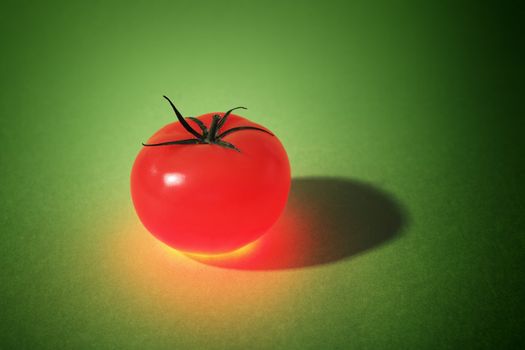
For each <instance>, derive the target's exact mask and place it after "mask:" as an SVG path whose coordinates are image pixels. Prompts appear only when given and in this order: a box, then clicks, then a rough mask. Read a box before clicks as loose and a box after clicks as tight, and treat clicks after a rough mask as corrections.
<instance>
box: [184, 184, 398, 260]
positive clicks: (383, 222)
mask: <svg viewBox="0 0 525 350" xmlns="http://www.w3.org/2000/svg"><path fill="white" fill-rule="evenodd" d="M406 225H407V219H406V214H405V212H404V210H403V209H402V207H401V206H400V204H399V203H398V202H397V201H396V200H395V198H394V197H393V196H391V195H389V194H388V193H385V192H383V191H382V190H380V189H378V188H376V187H374V186H372V185H369V184H366V183H363V182H359V181H355V180H350V179H345V178H330V177H304V178H295V179H293V180H292V187H291V191H290V197H289V200H288V203H287V206H286V209H285V211H284V213H283V215H282V216H281V218H280V219H279V220H278V222H277V223H276V224H275V225H274V226H273V227H272V229H271V230H270V231H269V232H268V233H266V234H265V235H264V236H263V237H261V238H260V239H259V240H258V241H257V242H255V243H254V244H252V246H251V247H249V248H248V249H246V250H245V252H243V253H242V254H229V255H224V256H215V257H210V256H208V257H203V256H190V257H191V258H192V259H194V260H197V261H199V262H202V263H204V264H208V265H213V266H218V267H223V268H231V269H240V270H283V269H292V268H304V267H309V266H316V265H323V264H329V263H333V262H336V261H340V260H343V259H348V258H351V257H353V256H355V255H357V254H360V253H362V252H365V251H367V250H370V249H373V248H375V247H377V246H379V245H381V244H383V243H385V242H387V241H389V240H391V239H393V238H395V237H396V236H397V235H399V234H401V231H402V229H403V227H404V226H406Z"/></svg>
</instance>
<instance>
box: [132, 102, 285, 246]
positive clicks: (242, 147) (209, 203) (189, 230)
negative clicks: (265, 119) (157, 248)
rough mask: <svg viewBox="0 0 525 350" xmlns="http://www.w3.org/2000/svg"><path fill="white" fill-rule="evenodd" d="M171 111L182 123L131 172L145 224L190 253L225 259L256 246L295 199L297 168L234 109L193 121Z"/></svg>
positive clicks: (160, 135)
mask: <svg viewBox="0 0 525 350" xmlns="http://www.w3.org/2000/svg"><path fill="white" fill-rule="evenodd" d="M165 98H166V99H168V98H167V97H165ZM168 101H169V99H168ZM170 103H171V101H170ZM171 105H172V107H173V109H174V111H175V113H176V114H177V117H178V119H179V122H174V123H171V124H168V125H166V126H164V127H163V128H161V129H160V130H159V131H157V132H156V133H155V134H154V135H153V136H152V137H151V138H150V139H149V140H148V143H147V144H145V146H150V147H144V148H143V149H142V150H141V151H140V153H139V154H138V156H137V158H136V159H135V163H134V164H133V169H132V171H131V196H132V199H133V204H134V206H135V210H136V212H137V214H138V216H139V218H140V220H141V221H142V223H143V224H144V226H145V227H146V228H147V229H148V230H149V231H150V232H151V233H152V234H153V235H154V236H155V237H157V238H158V239H159V240H161V241H162V242H164V243H166V244H168V245H169V246H171V247H173V248H176V249H179V250H182V251H186V252H194V253H207V254H214V253H224V252H229V251H232V250H235V249H237V248H240V247H242V246H244V245H246V244H248V243H250V242H252V241H254V240H256V239H257V238H259V237H260V236H261V235H263V234H264V233H265V232H266V231H267V230H268V229H269V228H270V227H271V226H272V225H273V224H274V223H275V222H276V221H277V219H278V218H279V216H280V215H281V213H282V211H283V209H284V206H285V204H286V201H287V198H288V193H289V190H290V164H289V162H288V157H287V155H286V151H285V150H284V148H283V146H282V144H281V142H280V141H279V139H278V138H277V137H276V136H274V135H273V134H271V133H270V132H269V131H268V129H265V128H264V127H262V126H260V125H258V124H255V123H253V122H251V121H249V120H247V119H245V118H242V117H240V116H238V115H235V114H231V112H230V111H229V112H227V113H208V114H204V115H202V116H200V117H197V118H191V119H190V118H183V117H182V115H181V114H180V113H179V112H178V111H177V109H176V108H175V106H174V105H173V104H171ZM239 108H242V107H239ZM197 120H198V121H200V122H202V125H199V124H200V122H198V121H197ZM184 124H186V125H184ZM221 124H222V125H221ZM188 127H189V128H188ZM240 127H242V128H240ZM244 127H246V128H244ZM234 128H235V129H234ZM236 128H240V129H236ZM197 130H198V131H197ZM229 130H230V131H229ZM181 140H182V141H181ZM174 141H175V142H174ZM152 146H156V147H152Z"/></svg>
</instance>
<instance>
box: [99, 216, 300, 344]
mask: <svg viewBox="0 0 525 350" xmlns="http://www.w3.org/2000/svg"><path fill="white" fill-rule="evenodd" d="M113 239H114V241H110V242H108V243H107V247H108V251H107V259H106V260H107V263H106V265H107V264H110V266H111V269H112V271H113V272H112V273H111V276H109V278H110V279H111V280H114V281H115V283H118V285H119V286H120V292H119V293H121V294H122V295H126V296H127V297H128V298H130V299H132V300H134V303H136V305H137V306H138V307H140V308H143V310H139V311H141V312H144V313H146V314H158V315H164V316H162V317H164V318H173V319H180V320H184V322H188V324H195V325H199V327H203V328H206V329H207V331H210V332H214V330H215V331H216V332H217V334H220V332H223V331H224V328H225V327H237V329H239V327H240V328H242V327H244V326H245V325H246V322H245V320H246V319H249V318H251V317H257V315H258V314H259V313H260V312H261V310H264V312H265V313H279V312H280V310H282V309H283V308H286V306H287V305H289V304H290V303H291V302H293V299H294V296H295V295H297V293H300V291H301V290H302V278H301V274H300V273H298V272H297V271H295V272H294V271H290V270H289V271H266V272H265V271H258V272H257V271H241V270H236V269H224V268H218V267H215V266H211V265H213V263H214V262H218V261H223V260H224V261H229V262H231V261H236V260H240V261H243V258H242V257H247V256H251V254H253V253H254V252H255V251H257V250H258V243H259V242H254V244H250V245H248V246H245V247H243V248H241V249H239V250H237V251H235V252H232V253H229V254H221V255H220V256H213V257H210V256H202V255H195V254H192V256H191V258H189V257H188V256H187V255H185V254H183V253H181V252H178V251H176V250H174V249H172V248H169V247H168V246H166V245H165V244H163V243H161V242H160V241H158V240H157V239H156V238H155V237H153V236H152V235H151V234H150V233H149V232H147V231H146V230H145V229H144V228H143V227H142V225H141V224H140V222H138V220H131V219H130V221H129V223H128V225H123V226H122V228H121V229H120V230H118V232H116V233H115V235H114V237H113ZM196 260H198V261H196ZM201 261H202V262H205V261H208V262H210V263H209V264H208V263H206V262H205V263H202V262H201ZM219 265H220V264H219ZM246 326H247V325H246ZM221 329H222V331H221Z"/></svg>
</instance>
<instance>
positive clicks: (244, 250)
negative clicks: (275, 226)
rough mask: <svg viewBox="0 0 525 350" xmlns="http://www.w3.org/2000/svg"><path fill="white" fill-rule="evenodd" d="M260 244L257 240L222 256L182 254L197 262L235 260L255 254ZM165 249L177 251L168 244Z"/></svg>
mask: <svg viewBox="0 0 525 350" xmlns="http://www.w3.org/2000/svg"><path fill="white" fill-rule="evenodd" d="M258 242H259V241H258V240H257V241H254V242H251V243H248V244H247V245H245V246H243V247H240V248H239V249H236V250H234V251H232V252H228V253H220V254H204V253H187V252H182V253H183V254H185V255H187V256H189V257H191V258H195V259H197V260H198V259H205V260H224V259H226V260H228V259H235V258H239V257H243V256H247V255H249V254H250V253H251V252H253V251H254V250H255V249H256V247H257V244H258ZM163 247H164V248H165V249H167V250H170V251H173V250H176V249H173V248H171V247H170V246H168V245H166V244H163Z"/></svg>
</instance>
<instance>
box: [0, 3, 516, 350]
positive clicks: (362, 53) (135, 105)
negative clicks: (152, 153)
mask: <svg viewBox="0 0 525 350" xmlns="http://www.w3.org/2000/svg"><path fill="white" fill-rule="evenodd" d="M521 14H522V12H519V11H518V9H514V8H510V7H508V8H503V7H502V5H498V7H496V6H488V5H481V4H479V3H472V4H470V3H458V2H451V3H450V4H447V3H444V2H435V3H434V4H431V3H427V4H425V5H422V4H420V3H419V2H412V3H409V2H398V3H393V2H388V1H385V2H384V3H374V4H372V3H371V2H366V1H364V2H360V3H358V2H355V3H350V2H347V1H341V2H334V1H319V2H315V3H314V2H311V3H301V2H291V1H290V2H283V1H275V2H273V1H259V2H248V1H246V2H230V1H220V2H219V1H216V2H212V1H209V2H200V1H167V2H151V1H134V2H131V3H130V2H124V1H123V2H112V1H109V2H108V1H100V2H98V1H90V2H80V1H78V2H63V3H52V2H34V3H29V2H22V1H17V2H15V1H12V2H9V1H2V3H1V10H0V19H1V20H0V27H1V30H0V33H1V34H0V35H1V39H2V40H1V45H2V53H1V55H0V74H1V77H2V78H1V80H0V84H1V91H0V93H1V95H0V112H1V120H0V140H1V145H0V199H1V202H0V230H1V243H0V253H1V255H0V266H1V268H0V305H1V310H0V348H6V349H11V348H31V349H35V348H38V349H40V348H44V349H58V348H71V349H83V348H93V349H103V348H126V349H127V348H137V349H144V348H151V349H155V348H165V349H168V348H169V349H189V348H196V349H205V348H206V349H207V348H210V349H247V348H249V349H251V348H262V349H269V348H283V349H284V348H286V349H293V348H297V349H309V348H311V349H320V348H326V349H335V348H345V349H354V348H355V349H362V348H366V349H381V348H382V349H385V348H400V349H407V348H410V349H423V348H436V349H437V348H465V347H469V348H470V347H472V348H487V349H492V348H509V347H511V346H516V345H517V344H518V343H523V340H524V339H523V324H524V321H525V320H524V312H525V310H524V307H523V299H524V298H523V293H524V290H523V286H522V280H523V251H524V242H525V240H524V226H525V225H524V219H523V212H524V205H523V195H524V191H523V186H522V184H521V182H522V180H523V173H522V172H521V171H520V168H522V167H521V166H520V165H521V164H520V163H521V162H522V161H523V146H524V145H523V143H524V142H523V134H522V132H521V130H520V128H519V120H518V119H519V117H523V114H524V113H523V105H522V102H520V101H519V99H520V98H522V97H523V96H524V94H523V93H524V91H523V69H522V67H523V49H522V46H519V45H520V42H521V41H522V40H521V37H520V36H518V27H519V26H520V23H519V21H521V18H522V16H521ZM518 38H520V39H519V40H518ZM163 94H166V95H168V96H170V97H171V98H172V99H173V100H174V101H175V102H176V104H177V105H178V106H179V107H180V109H181V110H182V112H183V113H184V114H186V115H199V114H203V113H206V112H210V111H224V110H226V109H228V108H231V107H234V106H238V105H245V106H247V107H248V108H249V110H248V111H246V113H244V114H243V115H244V116H245V117H247V118H249V119H252V120H254V121H256V122H258V123H260V124H263V125H265V126H267V127H268V128H269V129H271V130H273V131H274V132H275V133H276V134H277V135H278V136H279V138H280V139H281V141H282V143H283V144H284V145H285V147H286V149H287V152H288V155H289V158H290V162H291V166H292V173H293V176H294V177H310V176H337V177H342V178H347V179H350V180H352V181H359V182H364V183H367V184H369V185H370V186H373V187H374V188H376V189H378V190H381V191H384V193H388V194H389V195H390V196H392V197H393V198H395V200H396V201H397V202H398V203H399V206H400V207H402V208H403V210H404V212H405V216H406V217H405V223H404V225H403V228H402V229H401V231H400V232H399V234H398V235H397V236H396V237H395V238H394V239H391V240H389V241H388V242H385V243H384V244H380V245H377V246H375V247H373V248H372V249H368V250H366V251H362V252H360V253H359V254H355V255H353V256H350V257H348V258H346V259H342V260H339V261H336V262H333V263H329V264H319V265H314V266H309V267H303V268H294V269H278V270H268V271H264V270H263V271H250V270H235V269H225V268H219V267H215V266H209V265H205V264H201V263H198V262H195V261H193V260H190V259H188V258H186V257H184V256H182V255H178V254H176V253H173V252H170V253H169V254H168V253H167V252H166V251H165V250H163V248H161V247H160V246H159V245H157V244H156V243H155V242H154V240H153V239H151V237H150V236H149V234H148V233H147V232H146V231H145V230H144V229H143V228H142V226H141V225H140V223H139V222H138V219H137V218H136V216H135V213H134V211H133V207H132V204H131V200H130V196H129V180H128V179H129V172H130V168H131V164H132V162H133V160H134V157H135V156H136V154H137V153H138V151H139V149H140V142H142V141H145V140H146V139H147V137H148V136H150V135H151V134H152V133H153V132H154V131H156V130H157V129H158V128H160V127H161V126H162V125H164V124H166V123H168V122H171V121H172V120H173V115H172V113H171V111H170V110H169V106H168V105H167V104H166V103H165V101H163V100H162V98H161V95H163ZM520 180H521V181H520Z"/></svg>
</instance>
